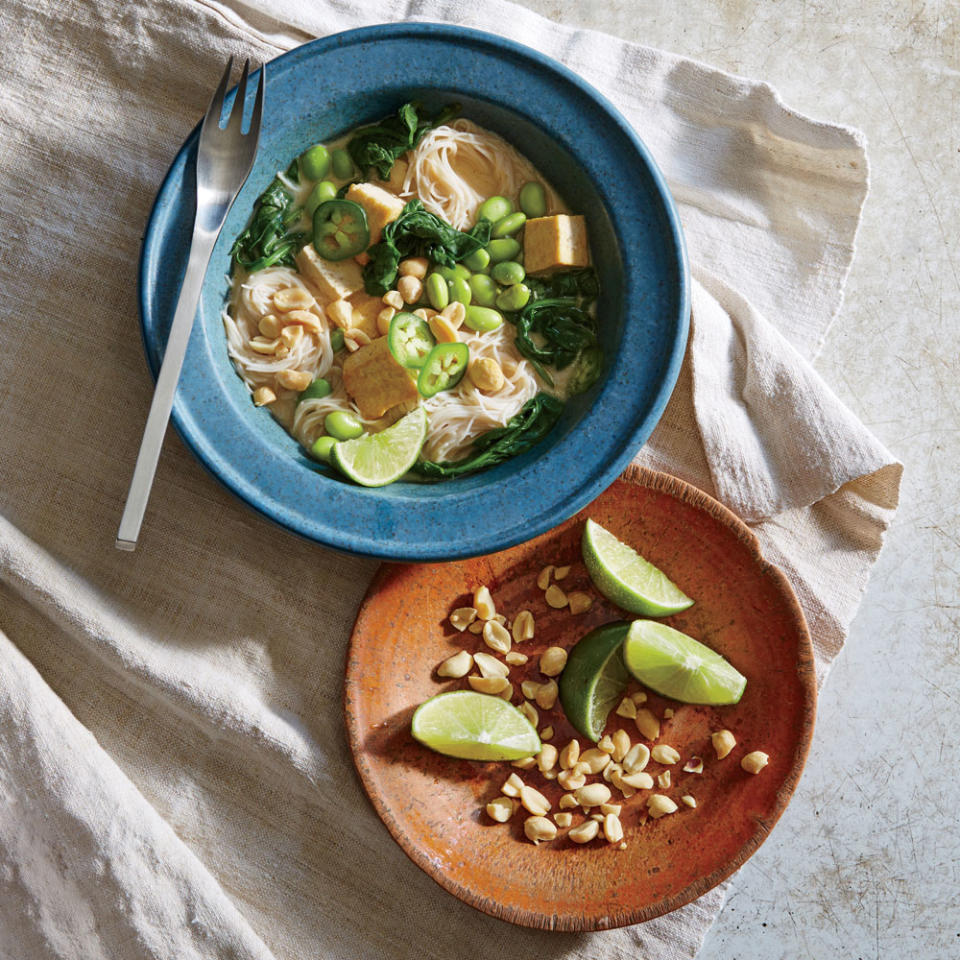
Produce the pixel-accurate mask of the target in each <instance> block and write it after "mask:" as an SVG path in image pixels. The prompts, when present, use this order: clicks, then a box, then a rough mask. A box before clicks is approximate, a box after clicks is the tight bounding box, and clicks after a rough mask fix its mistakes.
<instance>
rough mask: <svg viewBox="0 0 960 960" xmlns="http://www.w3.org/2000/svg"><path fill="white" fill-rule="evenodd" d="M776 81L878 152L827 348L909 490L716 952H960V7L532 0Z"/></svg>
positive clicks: (827, 371) (745, 957)
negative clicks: (791, 786) (786, 804)
mask: <svg viewBox="0 0 960 960" xmlns="http://www.w3.org/2000/svg"><path fill="white" fill-rule="evenodd" d="M523 2H524V3H526V5H527V6H530V7H531V8H533V9H535V10H537V11H538V12H540V13H542V14H544V15H546V16H548V17H551V18H552V19H555V20H561V21H563V22H565V23H568V24H571V25H576V26H583V27H592V28H595V29H599V30H606V31H608V32H610V33H615V34H618V35H620V36H623V37H626V38H628V39H631V40H636V41H639V42H642V43H647V44H650V45H651V46H656V47H661V48H663V49H666V50H672V51H674V52H676V53H681V54H685V55H687V56H691V57H694V58H697V59H700V60H704V61H707V62H709V63H711V64H715V65H716V66H719V67H722V68H724V69H726V70H730V71H733V72H736V73H742V74H746V75H750V76H755V77H758V78H761V79H764V80H767V81H769V82H770V83H772V84H773V85H774V86H776V87H777V88H778V89H779V90H780V92H781V93H782V95H783V97H784V99H785V100H786V102H787V103H788V104H790V105H791V106H792V107H794V108H795V109H797V110H799V111H801V112H804V113H807V114H810V115H812V116H815V117H818V118H822V119H825V120H834V121H840V122H843V123H848V124H851V125H854V126H857V127H859V128H860V129H862V130H863V131H864V132H865V133H866V134H867V136H868V138H869V157H870V163H871V171H872V186H871V192H870V197H869V199H868V201H867V205H866V209H865V212H864V219H863V225H862V227H861V232H860V237H859V244H858V253H857V257H856V259H855V261H854V264H853V268H852V271H851V275H850V280H849V283H848V286H847V299H846V304H845V306H844V308H843V310H842V312H841V314H840V316H839V318H838V319H837V322H836V323H835V325H834V327H833V329H832V331H831V333H830V335H829V337H828V338H827V343H826V346H825V348H824V350H823V352H822V354H821V356H820V357H819V359H818V361H817V367H818V369H819V370H820V372H821V373H822V374H823V375H824V376H825V377H826V379H827V381H828V382H829V383H830V384H831V385H832V386H833V387H834V389H835V390H836V391H837V392H838V394H839V395H840V396H841V397H842V398H843V399H844V400H845V402H846V403H847V404H848V405H849V406H850V407H851V408H852V409H853V410H854V411H855V412H856V413H857V414H858V415H859V416H860V417H861V419H862V420H863V421H864V422H865V423H867V424H868V425H869V426H870V427H871V428H872V429H873V430H874V431H875V432H876V433H877V435H878V436H879V437H880V438H881V439H882V440H883V441H884V442H885V443H886V444H887V446H888V447H889V448H890V449H891V450H893V451H894V453H896V454H897V455H898V456H899V457H900V459H901V460H903V461H904V462H905V464H906V475H905V477H904V483H903V496H902V506H901V509H900V513H899V514H898V516H897V520H896V523H895V525H894V527H893V529H892V530H891V532H890V534H889V537H888V542H887V546H886V549H885V551H884V553H883V555H882V556H881V558H880V562H879V564H878V565H877V568H876V570H875V572H874V575H873V579H872V582H871V585H870V589H869V591H868V594H867V597H866V599H865V601H864V603H863V606H862V608H861V610H860V613H859V615H858V616H857V618H856V620H855V622H854V624H853V628H852V631H851V635H850V640H849V643H848V645H847V648H846V650H845V651H844V653H843V654H842V655H841V656H840V658H839V659H838V661H837V664H836V665H835V667H834V669H833V672H832V674H831V676H830V678H829V680H828V682H827V685H826V687H825V689H824V691H823V694H822V696H821V701H820V711H819V726H818V732H817V734H816V737H815V741H814V745H813V750H812V752H811V757H810V762H809V764H808V766H807V770H806V772H805V774H804V777H803V780H802V781H801V783H800V788H799V791H798V793H797V795H796V796H795V798H794V800H793V802H792V804H791V806H790V808H789V809H788V811H787V813H786V815H785V816H784V818H783V820H782V821H781V822H780V824H779V825H778V827H777V829H776V830H775V831H774V833H773V835H772V836H771V838H770V839H769V840H768V841H767V843H766V844H765V845H764V847H763V848H762V849H761V850H760V851H759V853H758V854H757V855H756V856H755V857H754V858H753V859H752V860H751V861H750V862H749V863H748V864H747V865H746V867H745V868H744V869H743V870H742V871H741V872H740V873H739V874H738V875H737V877H736V878H735V880H734V882H733V886H732V889H731V892H730V896H729V898H728V901H727V906H726V909H725V910H724V912H723V914H722V915H721V917H720V919H719V921H718V922H717V924H716V926H715V927H714V929H713V931H712V932H711V934H710V935H709V936H708V938H707V941H706V943H705V945H704V947H703V950H702V951H701V954H700V956H701V958H702V960H714V958H716V960H734V958H735V960H761V958H762V960H771V958H774V957H790V958H805V957H812V958H817V960H822V958H826V957H845V958H846V957H849V958H861V957H862V958H864V960H866V958H871V960H872V958H879V957H889V956H898V955H900V952H901V951H909V954H910V956H911V957H914V958H923V960H927V958H929V960H935V958H936V960H940V958H945V957H949V956H958V955H960V904H958V899H957V896H956V894H957V890H958V889H960V829H958V827H960V823H958V818H960V814H958V809H960V803H958V800H960V786H958V783H960V781H958V778H957V769H958V761H960V737H958V736H957V732H956V731H957V729H958V728H960V682H958V681H960V583H958V570H960V523H958V520H960V506H958V502H960V501H958V497H957V487H958V482H957V472H958V467H960V456H958V436H960V389H958V386H957V380H958V379H960V17H958V11H957V7H956V5H955V4H954V3H950V2H946V0H944V2H936V0H934V2H927V3H920V2H896V0H876V2H867V0H864V2H856V0H833V2H805V3H799V2H788V0H784V2H780V3H771V2H766V3H763V2H752V0H725V2H713V3H711V2H707V0H688V2H687V3H684V4H682V5H676V4H672V3H670V4H667V3H660V4H657V3H637V2H629V0H599V2H598V0H594V2H591V3H585V4H579V5H576V6H574V5H573V4H561V3H558V2H548V0H523Z"/></svg>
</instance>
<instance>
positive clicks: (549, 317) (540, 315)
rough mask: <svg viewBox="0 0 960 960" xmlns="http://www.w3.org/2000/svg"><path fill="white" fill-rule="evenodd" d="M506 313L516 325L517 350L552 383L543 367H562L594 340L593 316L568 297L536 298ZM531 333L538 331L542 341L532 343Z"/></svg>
mask: <svg viewBox="0 0 960 960" xmlns="http://www.w3.org/2000/svg"><path fill="white" fill-rule="evenodd" d="M509 316H510V319H511V320H512V321H513V323H514V325H515V326H516V328H517V338H516V341H515V342H516V345H517V349H518V350H519V351H520V352H521V353H522V354H523V355H524V356H525V357H526V358H527V359H528V360H529V361H530V362H531V363H532V364H533V365H534V367H536V369H537V372H538V373H539V374H540V376H541V377H543V379H544V380H546V381H547V383H549V384H551V385H552V384H553V378H552V377H551V376H550V374H548V373H547V371H546V370H545V369H544V367H556V369H557V370H563V369H564V367H568V366H570V364H571V363H573V361H574V360H576V359H577V357H579V356H580V354H581V353H583V351H585V350H586V349H587V348H589V347H595V346H596V343H597V334H596V329H595V324H594V321H593V317H591V316H590V314H589V313H587V312H586V310H584V309H582V308H581V307H579V306H578V305H577V301H576V300H573V299H571V298H568V297H558V298H554V299H550V300H535V301H534V302H533V303H530V304H528V305H527V306H525V307H524V308H523V309H522V310H521V311H520V312H519V313H515V314H510V315H509ZM531 334H538V335H539V339H541V340H542V341H543V343H542V344H541V343H537V342H535V341H534V339H533V338H532V336H531Z"/></svg>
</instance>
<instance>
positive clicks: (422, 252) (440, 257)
mask: <svg viewBox="0 0 960 960" xmlns="http://www.w3.org/2000/svg"><path fill="white" fill-rule="evenodd" d="M490 227H491V224H490V221H489V220H479V221H477V224H476V225H475V226H474V227H472V228H471V229H470V230H468V231H466V232H463V231H460V230H456V229H454V228H453V227H451V226H450V224H449V223H446V222H445V221H444V220H441V219H440V218H439V217H438V216H435V215H434V214H432V213H430V212H428V211H427V210H425V209H424V206H423V204H422V203H421V202H420V201H419V200H417V199H413V200H410V201H409V202H408V203H407V205H406V206H405V207H404V208H403V212H402V213H401V214H400V216H399V217H397V219H396V220H394V221H393V222H392V223H388V224H387V225H386V227H384V228H383V237H382V239H381V241H380V242H379V243H376V244H374V245H373V246H372V247H370V248H369V249H368V250H367V254H368V255H369V257H370V262H369V263H368V264H367V265H366V266H365V267H364V269H363V284H364V288H365V289H366V291H367V293H368V294H370V296H374V297H376V296H380V297H382V296H383V295H384V294H385V293H386V292H387V291H388V290H391V289H392V288H393V286H394V284H395V283H396V281H397V268H398V266H399V264H400V261H401V260H402V259H404V258H405V257H427V258H428V259H429V260H432V261H433V262H434V263H438V264H440V265H441V266H445V267H452V266H453V265H454V264H455V263H458V262H459V261H461V260H463V258H464V257H469V256H470V254H471V253H473V252H474V251H475V250H479V249H480V247H483V246H486V244H487V243H488V242H489V240H490Z"/></svg>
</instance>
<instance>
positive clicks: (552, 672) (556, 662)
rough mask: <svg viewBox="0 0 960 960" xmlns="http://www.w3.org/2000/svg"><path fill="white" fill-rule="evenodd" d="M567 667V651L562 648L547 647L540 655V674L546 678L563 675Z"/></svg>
mask: <svg viewBox="0 0 960 960" xmlns="http://www.w3.org/2000/svg"><path fill="white" fill-rule="evenodd" d="M566 665H567V651H566V650H564V649H563V647H547V649H546V650H544V651H543V653H542V654H540V672H541V673H542V674H543V675H544V676H547V677H556V676H559V675H560V674H561V673H563V668H564V667H565V666H566Z"/></svg>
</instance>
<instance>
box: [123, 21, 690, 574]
mask: <svg viewBox="0 0 960 960" xmlns="http://www.w3.org/2000/svg"><path fill="white" fill-rule="evenodd" d="M232 96H233V94H231V95H230V98H228V99H231V100H232ZM411 99H417V100H421V101H423V102H424V103H426V104H427V105H428V106H429V107H431V108H437V107H439V106H441V105H443V104H446V103H449V102H450V101H453V100H456V101H458V102H460V103H461V104H462V105H463V111H462V112H463V115H464V116H466V117H468V118H470V119H471V120H474V121H475V122H477V123H479V124H480V125H481V126H484V127H487V128H489V129H491V130H494V131H496V132H497V133H499V134H501V135H502V136H503V137H505V138H506V139H507V140H508V141H510V142H511V143H513V144H514V145H516V146H517V147H518V148H519V149H520V150H521V151H522V152H523V153H524V154H526V156H527V157H529V158H530V160H532V161H533V163H534V164H535V165H536V166H537V168H538V169H540V170H541V171H542V172H543V174H544V175H545V176H546V177H547V178H548V179H549V180H550V181H551V182H552V183H553V184H554V185H555V186H556V187H557V189H558V190H559V191H560V193H561V194H562V195H563V196H564V197H565V199H566V200H567V202H568V203H569V205H570V207H571V208H572V209H573V210H574V211H575V212H578V213H584V214H586V217H587V223H588V229H589V232H590V245H591V251H592V254H593V258H594V261H595V263H596V267H597V270H598V273H599V277H600V286H601V297H600V300H599V303H598V317H599V320H600V327H601V332H600V340H601V345H602V347H603V350H604V357H605V360H604V371H603V375H602V377H601V379H600V380H599V382H598V383H597V384H596V385H595V386H594V387H593V389H592V390H591V391H590V392H589V393H587V394H585V395H583V396H581V397H578V398H576V399H575V400H573V401H571V402H570V403H568V404H567V406H566V408H565V410H564V413H563V416H562V418H561V420H560V422H559V423H558V424H557V426H556V427H555V428H554V429H553V431H552V432H551V434H550V435H549V436H548V437H547V438H546V439H545V440H544V441H543V442H541V443H540V444H538V445H537V446H535V447H534V448H532V449H531V450H529V451H528V452H527V453H525V454H523V455H522V456H520V457H516V458H515V459H513V460H509V461H507V462H506V463H503V464H500V465H499V466H497V467H495V468H493V469H491V470H487V471H485V472H482V473H478V474H475V475H474V476H471V477H466V478H463V479H457V480H448V481H445V482H442V483H437V484H417V483H395V484H392V485H391V486H388V487H382V488H379V489H366V488H362V487H358V486H355V485H353V484H351V483H349V482H348V481H346V480H343V479H341V478H338V477H337V476H335V475H333V473H332V472H331V471H330V470H328V469H327V468H323V467H320V466H319V465H318V464H316V463H314V462H313V461H312V460H310V459H309V458H307V457H306V456H305V455H304V454H303V452H302V451H301V449H300V447H299V446H298V444H297V443H296V441H295V440H294V439H293V438H292V437H290V436H289V435H288V434H287V433H286V432H285V431H284V430H283V429H282V428H281V427H280V426H279V425H278V424H277V423H276V422H275V421H274V420H273V419H272V417H271V416H270V414H269V413H267V411H266V410H262V409H257V408H255V407H254V406H253V404H252V403H251V401H250V395H249V393H248V391H247V388H246V386H245V385H244V384H243V382H242V381H241V380H240V378H239V377H238V376H237V374H236V373H235V372H234V368H233V365H232V364H231V362H230V360H229V358H228V357H227V348H226V341H225V338H224V333H223V327H222V325H221V322H220V311H221V309H222V307H223V304H224V301H225V298H226V295H227V272H228V269H229V250H230V246H231V243H232V241H233V238H234V237H236V235H237V234H238V233H239V232H240V231H241V230H242V229H243V227H244V225H245V223H246V221H247V219H248V218H249V216H250V213H251V211H252V208H253V203H254V201H255V200H256V198H257V197H258V196H259V195H260V194H261V193H262V192H263V190H264V189H265V188H266V187H267V185H268V184H269V182H270V181H271V180H272V179H273V177H274V175H275V173H276V172H277V171H278V170H280V169H283V168H285V167H286V166H287V165H288V164H289V162H290V160H291V159H292V158H293V157H294V156H296V155H297V154H299V153H300V152H302V151H303V150H304V149H305V148H306V147H307V146H309V145H310V144H312V143H315V142H317V141H320V140H330V139H332V138H333V137H335V136H337V135H338V134H341V133H343V132H345V131H347V130H349V129H351V128H353V127H357V126H359V125H361V124H365V123H370V122H371V121H374V120H377V119H379V118H381V117H383V116H386V115H387V114H389V113H392V112H394V111H395V110H396V108H397V107H398V106H399V104H401V103H403V102H404V101H406V100H411ZM198 131H199V128H198V129H197V130H194V132H193V133H192V134H191V135H190V137H189V138H188V139H187V141H186V143H185V144H184V146H183V148H182V149H181V150H180V152H179V153H178V154H177V157H176V159H175V160H174V161H173V165H172V166H171V168H170V171H169V173H168V174H167V177H166V179H165V180H164V182H163V185H162V187H161V188H160V192H159V194H158V195H157V199H156V202H155V204H154V208H153V211H152V213H151V215H150V221H149V223H148V225H147V232H146V237H145V239H144V244H143V250H142V255H141V262H140V309H141V320H142V326H143V338H144V344H145V348H146V353H147V359H148V362H149V364H150V367H151V369H152V371H153V373H154V375H156V372H157V370H158V368H159V364H160V360H161V358H162V355H163V345H164V344H165V343H166V337H167V333H168V330H169V324H170V321H171V318H172V316H173V308H174V305H175V303H176V298H177V294H178V292H179V289H180V282H181V279H182V277H183V273H184V270H185V268H186V262H187V251H188V248H189V244H190V235H191V229H192V224H193V215H194V197H195V191H194V172H193V171H194V159H195V156H196V149H197V136H198ZM688 314H689V300H688V277H687V266H686V256H685V252H684V245H683V238H682V235H681V231H680V222H679V219H678V217H677V214H676V210H675V209H674V206H673V203H672V201H671V198H670V194H669V192H668V190H667V187H666V185H665V183H664V181H663V178H662V176H661V174H660V172H659V171H658V170H657V168H656V166H655V164H654V162H653V160H652V159H651V157H650V155H649V153H648V152H647V150H646V148H645V147H644V145H643V144H642V143H641V142H640V140H639V138H638V137H637V135H636V134H635V133H634V132H633V130H632V129H631V128H630V126H629V124H628V123H627V122H626V120H624V118H623V117H622V116H621V115H620V114H619V113H618V112H617V111H616V110H615V109H614V108H613V106H612V105H611V104H610V103H608V102H607V100H605V99H604V98H603V97H602V96H600V94H598V93H597V92H596V91H595V90H594V89H592V88H591V87H590V86H589V85H588V84H586V83H585V82H584V81H583V80H581V79H580V78H579V77H577V76H576V75H575V74H573V73H571V72H570V71H569V70H567V69H566V68H564V67H562V66H560V65H559V64H557V63H555V62H554V61H552V60H550V59H548V58H547V57H544V56H542V55H541V54H539V53H537V52H536V51H534V50H531V49H529V48H527V47H523V46H520V45H519V44H516V43H512V42H511V41H509V40H504V39H502V38H500V37H497V36H494V35H492V34H487V33H481V32H479V31H476V30H467V29H464V28H461V27H453V26H445V25H437V24H396V25H384V26H377V27H366V28H363V29H359V30H351V31H349V32H347V33H340V34H336V35H334V36H331V37H325V38H324V39H321V40H316V41H314V42H313V43H308V44H306V45H304V46H302V47H298V48H297V49H296V50H293V51H291V52H290V53H287V54H284V55H283V56H281V57H279V58H277V59H276V60H274V61H273V62H272V63H270V64H269V69H268V70H267V90H266V104H265V110H264V120H263V129H262V132H261V137H260V150H259V153H258V155H257V160H256V163H255V165H254V168H253V171H252V172H251V174H250V177H249V179H248V180H247V182H246V185H245V186H244V188H243V189H242V190H241V191H240V195H239V197H238V198H237V201H236V203H234V205H233V209H232V210H231V212H230V215H229V216H228V217H227V222H226V225H225V226H224V229H223V232H222V233H221V236H220V239H219V240H218V241H217V245H216V248H215V249H214V252H213V258H212V260H211V262H210V268H209V270H208V273H207V277H206V281H205V283H204V288H203V296H202V298H201V302H200V308H199V311H198V313H197V319H196V322H195V324H194V327H193V334H192V336H191V339H190V346H189V349H188V351H187V356H186V361H185V363H184V366H183V374H182V376H181V379H180V385H179V387H178V389H177V396H176V400H175V402H174V406H173V422H174V425H175V426H176V428H177V430H178V431H179V433H180V435H181V436H182V437H183V439H184V441H185V442H186V443H187V445H188V446H189V447H190V449H191V450H192V451H193V452H194V453H195V454H196V456H197V457H198V458H199V460H200V462H201V463H202V464H203V465H204V466H205V467H206V468H207V469H208V470H210V472H211V473H213V475H214V476H216V477H217V478H218V479H219V480H221V481H222V482H223V483H224V484H225V485H226V486H227V487H228V488H229V489H230V490H231V491H233V493H235V494H236V495H237V496H238V497H240V498H241V499H242V500H244V501H246V503H248V504H249V505H250V506H252V507H254V508H255V509H257V510H259V511H260V512H261V513H262V514H264V515H265V516H266V517H269V518H270V519H271V520H273V521H275V522H277V523H279V524H281V525H283V526H284V527H287V528H288V529H290V530H292V531H294V532H295V533H298V534H301V535H302V536H304V537H308V538H310V539H312V540H316V541H318V542H319V543H322V544H325V545H327V546H330V547H334V548H336V549H340V550H346V551H350V552H354V553H361V554H367V555H369V556H376V557H383V558H386V559H390V560H407V561H410V560H424V561H425V560H451V559H455V558H459V557H467V556H475V555H478V554H483V553H490V552H493V551H495V550H501V549H503V548H505V547H509V546H512V545H513V544H515V543H519V542H521V541H523V540H527V539H530V538H531V537H534V536H536V535H538V534H540V533H543V532H544V531H546V530H548V529H550V528H551V527H553V526H555V525H556V524H558V523H560V522H561V521H563V520H565V519H566V518H567V517H569V516H571V515H572V514H574V513H576V511H577V510H579V509H580V508H581V507H583V506H585V505H586V504H587V503H589V502H590V501H591V500H592V499H593V498H594V497H596V496H597V495H598V494H599V493H600V492H601V491H602V490H604V489H605V488H606V487H607V486H609V484H610V483H611V482H612V481H613V480H614V478H615V477H616V476H617V474H618V473H619V472H620V471H621V470H622V469H623V468H624V467H625V466H626V465H627V463H629V461H630V460H631V458H632V457H633V456H634V455H635V453H636V452H637V450H638V449H639V448H640V446H641V445H642V444H643V443H644V442H645V441H646V439H647V438H648V437H649V436H650V433H651V432H652V431H653V428H654V426H655V425H656V423H657V420H658V419H659V417H660V415H661V413H662V412H663V408H664V406H665V405H666V402H667V400H668V398H669V396H670V392H671V390H672V389H673V385H674V383H675V381H676V378H677V374H678V372H679V369H680V363H681V360H682V358H683V352H684V348H685V346H686V339H687V329H688V323H689V316H688Z"/></svg>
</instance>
